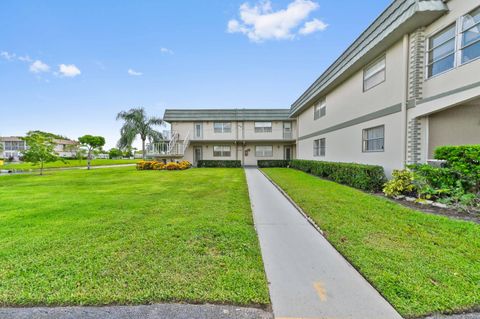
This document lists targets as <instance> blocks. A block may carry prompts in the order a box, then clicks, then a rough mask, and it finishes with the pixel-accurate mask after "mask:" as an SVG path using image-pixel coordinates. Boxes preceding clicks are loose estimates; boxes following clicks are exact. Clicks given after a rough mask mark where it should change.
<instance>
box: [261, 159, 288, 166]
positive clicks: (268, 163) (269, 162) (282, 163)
mask: <svg viewBox="0 0 480 319" xmlns="http://www.w3.org/2000/svg"><path fill="white" fill-rule="evenodd" d="M257 165H258V167H290V161H287V160H258V161H257Z"/></svg>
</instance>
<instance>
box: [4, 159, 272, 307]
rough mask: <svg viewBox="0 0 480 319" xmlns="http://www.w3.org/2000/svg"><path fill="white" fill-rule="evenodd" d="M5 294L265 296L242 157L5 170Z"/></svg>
mask: <svg viewBox="0 0 480 319" xmlns="http://www.w3.org/2000/svg"><path fill="white" fill-rule="evenodd" d="M0 194H1V196H0V207H1V209H0V305H1V306H20V305H87V304H88V305H103V304H147V303H153V302H191V303H205V302H209V303H228V304H238V305H258V306H262V305H267V304H269V296H268V289H267V283H266V279H265V275H264V270H263V264H262V259H261V255H260V250H259V245H258V240H257V236H256V233H255V230H254V227H253V218H252V215H251V210H250V204H249V198H248V192H247V186H246V181H245V176H244V172H243V170H241V169H190V170H186V171H136V170H135V168H132V167H126V168H113V169H102V170H93V171H86V170H74V171H61V172H58V171H57V172H49V173H48V175H46V176H43V177H42V176H37V175H16V176H5V177H1V178H0Z"/></svg>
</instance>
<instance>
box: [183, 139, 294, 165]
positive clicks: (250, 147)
mask: <svg viewBox="0 0 480 319" xmlns="http://www.w3.org/2000/svg"><path fill="white" fill-rule="evenodd" d="M215 145H230V147H231V148H230V149H231V155H230V156H229V157H215V156H213V146H215ZM256 145H271V146H273V156H272V157H257V156H255V146H256ZM285 146H289V147H291V151H292V153H291V154H292V157H295V145H293V144H289V143H278V142H277V143H268V142H266V143H265V142H261V143H246V144H245V145H243V144H242V143H238V144H235V143H218V142H215V143H204V142H193V143H191V144H190V145H189V146H188V148H187V150H186V152H185V156H184V159H185V160H187V161H190V162H192V163H193V162H194V160H193V152H194V148H196V147H201V148H202V155H203V159H204V160H239V161H242V165H257V161H258V160H266V159H284V149H285Z"/></svg>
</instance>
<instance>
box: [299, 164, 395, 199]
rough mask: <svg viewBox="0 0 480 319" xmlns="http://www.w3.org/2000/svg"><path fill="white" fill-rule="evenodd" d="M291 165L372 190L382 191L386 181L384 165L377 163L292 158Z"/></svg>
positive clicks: (335, 180)
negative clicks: (366, 163) (377, 164)
mask: <svg viewBox="0 0 480 319" xmlns="http://www.w3.org/2000/svg"><path fill="white" fill-rule="evenodd" d="M291 167H292V168H296V169H299V170H301V171H304V172H307V173H310V174H313V175H316V176H319V177H322V178H326V179H329V180H332V181H334V182H337V183H340V184H345V185H348V186H351V187H355V188H358V189H361V190H365V191H370V192H376V191H380V190H381V189H382V186H383V184H384V183H385V182H386V177H385V172H384V170H383V167H381V166H376V165H365V164H356V163H335V162H320V161H309V160H292V161H291Z"/></svg>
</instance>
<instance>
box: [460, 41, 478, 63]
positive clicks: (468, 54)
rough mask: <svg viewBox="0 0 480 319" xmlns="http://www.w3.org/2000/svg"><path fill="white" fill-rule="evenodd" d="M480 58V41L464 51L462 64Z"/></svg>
mask: <svg viewBox="0 0 480 319" xmlns="http://www.w3.org/2000/svg"><path fill="white" fill-rule="evenodd" d="M478 57H480V41H479V42H477V43H475V44H473V45H471V46H469V47H466V48H465V49H463V50H462V63H466V62H468V61H471V60H474V59H476V58H478Z"/></svg>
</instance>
